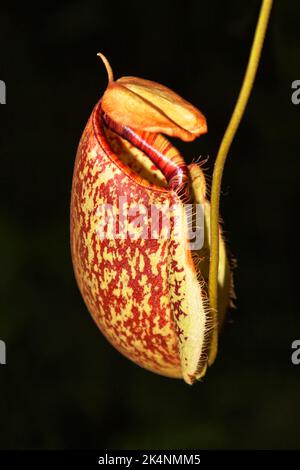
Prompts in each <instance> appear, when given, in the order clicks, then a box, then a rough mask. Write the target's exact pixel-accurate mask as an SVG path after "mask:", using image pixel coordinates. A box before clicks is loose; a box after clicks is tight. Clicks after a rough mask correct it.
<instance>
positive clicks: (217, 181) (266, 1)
mask: <svg viewBox="0 0 300 470" xmlns="http://www.w3.org/2000/svg"><path fill="white" fill-rule="evenodd" d="M271 7H272V0H263V2H262V5H261V9H260V13H259V18H258V22H257V26H256V30H255V35H254V39H253V43H252V47H251V52H250V56H249V60H248V65H247V69H246V73H245V76H244V80H243V84H242V88H241V90H240V94H239V97H238V100H237V102H236V105H235V108H234V111H233V113H232V116H231V119H230V122H229V124H228V127H227V129H226V131H225V134H224V137H223V139H222V142H221V145H220V148H219V151H218V154H217V158H216V161H215V165H214V171H213V179H212V190H211V209H210V227H211V247H210V249H211V252H210V253H211V256H210V266H209V299H210V308H211V311H212V315H214V317H215V324H216V328H215V329H214V333H213V336H214V338H213V341H212V351H211V354H210V360H209V362H210V363H212V362H213V361H214V358H215V356H216V352H217V338H218V327H217V310H218V268H219V208H220V192H221V182H222V175H223V170H224V165H225V161H226V158H227V154H228V151H229V149H230V146H231V143H232V141H233V139H234V136H235V134H236V131H237V129H238V126H239V124H240V121H241V119H242V116H243V114H244V111H245V108H246V105H247V102H248V99H249V95H250V93H251V90H252V87H253V83H254V79H255V75H256V71H257V67H258V63H259V60H260V56H261V51H262V47H263V43H264V38H265V34H266V30H267V25H268V21H269V17H270V12H271Z"/></svg>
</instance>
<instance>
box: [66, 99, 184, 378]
mask: <svg viewBox="0 0 300 470" xmlns="http://www.w3.org/2000/svg"><path fill="white" fill-rule="evenodd" d="M101 126H102V124H100V120H99V103H98V105H97V106H96V107H95V109H94V111H93V114H92V116H91V118H90V119H89V121H88V124H87V126H86V128H85V130H84V133H83V135H82V138H81V141H80V144H79V148H78V152H77V157H76V162H75V168H74V175H73V186H72V201H71V251H72V259H73V265H74V270H75V275H76V279H77V282H78V286H79V288H80V291H81V293H82V296H83V299H84V301H85V303H86V305H87V308H88V309H89V311H90V313H91V315H92V316H93V318H94V320H95V322H96V324H97V325H98V327H99V328H100V330H101V331H102V333H103V334H104V335H105V336H106V338H107V339H108V340H109V341H110V342H111V343H112V344H113V345H114V347H115V348H116V349H117V350H118V351H120V352H121V353H122V354H124V355H125V356H126V357H128V358H129V359H131V360H132V361H134V362H135V363H137V364H138V365H140V366H142V367H144V368H146V369H149V370H151V371H153V372H156V373H159V374H163V375H166V376H170V377H181V376H182V372H181V366H180V358H179V344H178V336H177V334H178V331H177V330H176V326H175V323H174V320H173V318H175V314H176V315H179V314H180V312H181V311H180V296H182V293H181V292H180V286H179V285H177V284H176V283H177V281H176V280H174V276H172V275H170V271H172V273H173V272H174V271H176V270H178V272H179V273H180V272H181V270H182V268H181V266H179V265H178V264H176V262H174V251H175V250H176V241H175V240H174V239H172V237H171V238H166V237H162V236H161V233H160V234H159V236H158V238H157V239H153V238H152V239H151V238H150V237H149V238H148V239H141V238H138V239H136V240H134V239H130V238H129V237H127V238H125V239H116V238H104V239H101V238H100V236H99V226H101V223H103V212H101V210H99V208H100V207H102V205H103V204H111V207H112V208H113V210H115V211H116V214H117V221H118V211H117V208H118V207H119V197H120V196H122V197H125V198H127V201H128V204H129V206H128V207H130V206H131V204H134V205H136V204H137V203H139V204H142V205H143V207H144V208H149V207H150V206H151V204H156V205H157V204H159V205H165V206H166V205H172V204H173V203H178V198H177V196H176V194H175V193H174V192H172V191H168V190H166V189H165V188H163V187H158V186H154V185H153V184H151V183H148V182H147V181H146V180H142V179H141V177H140V176H137V175H136V174H135V173H133V171H132V170H130V169H129V168H128V167H127V166H126V165H125V164H124V163H122V162H121V161H120V160H119V159H118V157H117V156H116V155H114V154H113V152H112V150H111V148H110V147H109V144H108V141H107V139H106V137H105V134H104V133H103V129H102V128H101ZM166 214H169V211H166ZM167 216H168V215H167ZM101 217H102V219H101ZM169 217H170V216H169ZM144 218H145V220H147V219H148V222H149V220H150V219H151V215H150V216H149V212H148V213H147V214H145V215H144ZM119 222H120V221H118V223H119ZM131 222H132V221H131V219H130V217H129V230H130V233H132V234H136V233H137V231H138V228H137V227H135V226H134V224H133V223H131ZM170 223H171V227H172V221H170ZM102 226H103V225H102ZM148 235H149V232H148ZM172 279H173V280H172ZM172 283H173V284H172ZM171 284H172V285H171ZM174 309H176V311H175V310H174ZM176 331H177V333H176ZM99 360H105V359H104V358H99Z"/></svg>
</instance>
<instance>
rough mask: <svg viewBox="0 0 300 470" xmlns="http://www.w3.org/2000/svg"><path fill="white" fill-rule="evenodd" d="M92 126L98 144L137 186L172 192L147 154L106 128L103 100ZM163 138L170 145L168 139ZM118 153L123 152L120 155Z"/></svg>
mask: <svg viewBox="0 0 300 470" xmlns="http://www.w3.org/2000/svg"><path fill="white" fill-rule="evenodd" d="M92 125H93V130H94V133H95V137H96V139H97V142H98V144H99V145H100V146H101V148H102V149H103V151H104V152H105V154H106V155H107V157H108V158H109V159H110V160H111V162H112V163H113V164H114V165H116V166H117V167H118V168H119V169H120V170H121V171H122V173H124V174H125V175H126V176H128V178H130V179H131V180H132V181H134V182H135V184H137V185H138V186H141V187H143V188H146V189H149V190H151V191H155V192H160V193H169V192H171V191H172V190H171V189H170V188H169V187H168V183H167V181H166V179H165V177H164V176H163V174H162V173H161V171H160V170H159V168H158V167H157V166H156V165H155V164H154V163H153V162H152V161H151V160H150V159H149V157H148V156H147V155H146V154H145V153H143V152H142V151H141V150H139V149H137V148H135V147H133V145H132V144H130V143H129V142H127V141H125V140H124V139H122V138H121V137H120V136H118V135H117V134H115V133H114V132H113V131H111V130H109V129H107V128H106V126H105V124H104V122H103V118H102V110H101V100H100V101H98V103H97V104H96V106H95V108H94V110H93V113H92ZM162 137H163V138H164V139H165V140H166V142H168V143H169V144H170V141H169V140H168V139H166V138H165V137H164V136H162ZM170 145H172V144H170ZM172 147H173V145H172ZM118 152H121V153H120V155H118ZM172 192H173V191H172Z"/></svg>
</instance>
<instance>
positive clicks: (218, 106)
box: [0, 0, 300, 449]
mask: <svg viewBox="0 0 300 470" xmlns="http://www.w3.org/2000/svg"><path fill="white" fill-rule="evenodd" d="M259 4H260V2H259V1H252V2H238V1H237V0H231V1H221V0H214V1H209V2H208V1H204V0H201V1H200V0H190V1H170V0H169V1H164V2H163V1H160V2H156V1H151V2H145V1H130V0H128V1H126V2H123V3H121V2H120V3H119V2H108V1H103V0H101V1H99V0H98V1H95V0H94V1H78V2H67V1H65V2H61V3H57V4H55V3H47V2H43V4H39V6H36V5H34V4H32V3H31V2H25V3H23V4H19V5H18V6H17V7H15V8H10V7H9V6H6V7H3V5H1V8H0V79H1V80H4V81H5V82H6V86H7V104H6V105H5V106H1V107H0V125H1V127H0V165H1V170H0V175H1V182H0V187H1V202H0V203H1V208H0V211H1V212H0V217H1V220H0V247H1V271H0V284H1V297H0V302H1V311H0V339H2V340H4V341H5V342H6V345H7V365H5V366H0V447H1V448H3V449H16V448H18V449H29V448H36V449H53V448H62V449H68V448H69V449H75V448H96V447H98V448H105V447H108V448H120V449H126V448H134V449H136V448H145V449H146V448H174V449H175V448H177V449H180V448H207V449H214V448H222V449H231V448H247V449H249V448H250V449H251V448H271V449H281V448H299V447H300V446H299V444H300V438H299V424H300V365H299V366H295V365H293V364H292V362H291V352H292V350H291V343H292V341H293V340H294V339H299V338H300V316H299V301H298V297H299V269H298V265H297V258H298V228H297V227H298V226H297V222H298V219H299V216H298V202H299V199H298V196H299V170H300V164H299V145H298V135H299V113H300V105H299V106H298V107H297V106H295V105H293V104H292V102H291V83H292V81H293V80H296V79H299V78H300V77H299V73H300V71H299V41H300V38H299V14H300V4H299V2H298V1H296V0H289V1H287V2H283V1H276V2H275V7H274V10H273V14H272V17H271V23H270V28H269V31H268V35H267V39H266V43H265V48H264V52H263V56H262V62H261V65H260V68H259V72H258V76H257V80H256V84H255V88H254V91H253V93H252V95H251V100H250V102H249V105H248V108H247V112H246V115H245V117H244V119H243V122H242V125H241V127H240V129H239V132H238V135H237V137H236V139H235V141H234V144H233V146H232V148H231V150H230V154H229V158H228V161H227V165H226V171H225V175H224V180H223V195H222V215H223V218H224V220H225V231H226V238H227V239H228V240H229V246H230V249H231V251H232V253H233V254H234V255H235V256H236V257H237V260H238V268H237V269H236V272H235V284H236V291H237V296H238V300H237V307H238V308H237V310H236V311H234V312H233V313H232V314H231V317H230V321H228V323H227V325H226V327H225V329H224V332H223V335H222V338H221V344H220V352H219V356H218V359H217V361H216V363H215V365H214V366H213V367H212V368H211V369H210V370H209V372H208V374H207V376H206V377H205V380H204V381H203V383H199V384H196V385H194V386H193V387H189V386H188V385H186V384H185V383H184V382H182V381H177V380H171V379H167V378H163V377H160V376H156V375H154V374H151V373H150V372H147V371H144V370H142V369H140V368H138V367H137V366H136V365H134V364H133V363H131V362H129V361H128V360H127V359H125V358H123V357H122V356H121V355H120V354H119V353H118V352H116V351H115V350H114V349H113V348H112V347H111V346H110V345H109V344H108V343H107V342H106V340H105V339H104V338H103V337H102V335H101V334H100V332H99V331H98V330H97V328H96V326H95V325H94V323H93V321H92V319H91V318H90V316H89V314H88V312H87V310H86V307H85V305H84V303H83V300H82V299H81V296H80V294H79V291H78V288H77V286H76V283H75V280H74V276H73V270H72V264H71V259H70V249H69V203H70V188H71V179H72V170H73V163H74V158H75V153H76V148H77V145H78V141H79V138H80V135H81V132H82V130H83V128H84V126H85V123H86V121H87V119H88V117H89V115H90V113H91V110H92V108H93V106H94V104H95V103H96V102H97V101H98V99H99V98H100V96H101V94H102V93H103V91H104V89H105V86H106V74H105V71H104V67H103V65H102V64H101V62H100V60H99V59H98V58H97V56H96V53H97V52H98V51H102V52H103V53H104V54H106V56H107V57H108V58H109V59H110V61H111V63H112V66H113V69H114V72H115V75H116V76H117V77H121V76H123V75H133V76H137V77H143V78H147V79H152V80H155V81H158V82H160V83H162V84H165V85H167V86H169V87H170V88H171V89H174V90H175V91H177V92H178V93H180V94H181V95H182V96H184V97H185V98H186V99H188V100H189V101H191V102H192V103H193V104H195V105H196V106H198V107H199V108H200V109H201V110H202V112H203V113H204V114H205V115H206V117H207V120H208V126H209V132H208V134H207V136H204V137H201V139H198V140H197V141H196V142H194V143H192V144H182V143H178V142H176V145H178V147H179V148H180V149H181V151H182V152H183V153H184V155H185V157H186V159H187V160H188V161H191V160H192V158H195V157H198V156H199V155H202V156H203V158H205V157H206V156H207V155H209V156H210V159H209V161H208V164H207V167H208V173H211V169H212V166H213V162H214V158H215V155H216V152H217V149H218V145H219V143H220V139H221V137H222V133H223V132H224V129H225V127H226V124H227V122H228V119H229V117H230V113H231V111H232V109H233V106H234V103H235V100H236V98H237V94H238V91H239V87H240V85H241V81H242V77H243V72H244V70H245V66H246V63H247V58H248V52H249V48H250V44H251V40H252V36H253V31H254V27H255V22H256V19H257V15H258V9H259ZM41 5H43V6H41Z"/></svg>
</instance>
